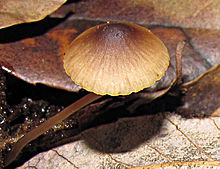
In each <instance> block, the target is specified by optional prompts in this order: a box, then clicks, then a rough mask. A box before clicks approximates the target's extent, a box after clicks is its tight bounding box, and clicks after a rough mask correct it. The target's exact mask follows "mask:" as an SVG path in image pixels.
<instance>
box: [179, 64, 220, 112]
mask: <svg viewBox="0 0 220 169" xmlns="http://www.w3.org/2000/svg"><path fill="white" fill-rule="evenodd" d="M219 89H220V64H218V65H217V66H215V67H213V68H211V69H210V70H208V71H207V72H205V73H204V74H202V75H201V76H199V77H198V78H197V79H195V80H193V81H191V82H189V83H186V84H184V85H183V90H184V96H183V105H182V106H181V107H180V108H179V109H178V111H179V112H180V113H181V114H182V115H187V116H191V115H192V116H195V115H198V116H204V115H206V116H207V115H211V113H212V112H214V111H216V110H217V108H219V107H220V90H219ZM190 114H191V115H190Z"/></svg>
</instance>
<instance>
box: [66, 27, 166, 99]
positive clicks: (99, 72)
mask: <svg viewBox="0 0 220 169" xmlns="http://www.w3.org/2000/svg"><path fill="white" fill-rule="evenodd" d="M169 60H170V59H169V54H168V50H167V48H166V47H165V45H164V44H163V42H162V41H161V40H160V39H159V38H157V37H156V36H155V35H154V34H153V33H152V32H151V31H150V30H148V29H147V28H145V27H142V26H139V25H136V24H130V23H110V24H109V23H106V24H102V25H98V26H95V27H92V28H90V29H88V30H86V31H85V32H83V33H82V34H81V35H79V36H78V37H77V38H76V39H75V40H73V42H72V43H71V45H70V47H69V49H68V50H67V52H66V54H65V56H64V69H65V70H66V72H67V74H68V75H69V76H70V77H71V79H72V80H73V81H74V83H75V84H77V85H80V86H81V87H82V88H84V89H86V90H88V91H91V92H94V93H96V94H100V95H105V94H108V95H112V96H117V95H127V94H130V93H132V92H138V91H140V90H142V89H144V88H147V87H150V86H151V85H153V84H154V83H155V82H156V81H157V80H159V79H161V78H162V77H163V76H164V74H165V71H166V70H167V68H168V65H169Z"/></svg>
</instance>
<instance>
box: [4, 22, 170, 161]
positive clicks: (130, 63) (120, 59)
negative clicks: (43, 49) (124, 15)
mask: <svg viewBox="0 0 220 169" xmlns="http://www.w3.org/2000/svg"><path fill="white" fill-rule="evenodd" d="M169 60H170V58H169V54H168V50H167V48H166V47H165V45H164V44H163V42H162V41H161V40H160V39H159V38H158V37H156V36H155V35H154V34H153V33H152V32H151V31H150V30H148V29H147V28H145V27H142V26H139V25H136V24H131V23H106V24H101V25H98V26H94V27H92V28H90V29H88V30H86V31H85V32H83V33H82V34H81V35H79V36H78V37H77V38H76V39H74V40H73V42H72V43H71V44H70V47H69V48H68V50H67V51H66V54H65V55H64V58H63V63H64V69H65V71H66V73H67V74H68V75H69V76H70V77H71V79H72V80H73V82H74V83H75V84H77V85H80V86H81V87H82V88H84V89H85V90H87V91H90V92H92V93H90V94H88V95H86V96H84V97H83V98H81V99H79V100H78V101H76V102H75V103H73V104H72V105H70V106H68V107H67V108H65V109H64V110H63V111H61V112H59V113H58V114H56V115H55V116H53V117H52V118H50V119H48V120H47V121H45V122H44V123H42V124H41V125H39V126H38V127H36V128H35V129H33V130H31V131H30V132H28V133H27V134H26V135H25V136H24V137H23V138H21V139H20V140H19V141H18V142H17V143H15V145H14V147H13V148H12V151H11V152H9V154H8V156H7V159H6V164H7V165H8V164H10V163H11V162H12V161H14V160H15V158H16V157H17V155H18V154H19V152H20V151H21V150H22V149H23V147H24V146H25V145H27V144H28V143H29V142H30V141H32V140H34V139H36V138H37V137H38V136H40V135H41V134H43V133H45V132H46V131H47V130H49V129H50V128H52V127H53V126H54V125H56V124H58V123H60V122H61V121H62V120H64V119H66V118H67V117H69V116H70V115H72V114H73V113H74V112H76V111H78V110H79V109H81V108H82V107H84V106H86V105H87V104H89V103H91V102H93V101H95V100H97V99H99V98H100V97H101V96H102V95H111V96H118V95H128V94H130V93H132V92H138V91H140V90H142V89H144V88H147V87H150V86H151V85H153V84H154V83H155V82H156V81H158V80H159V79H161V78H162V77H163V76H164V74H165V71H166V70H167V68H168V66H169Z"/></svg>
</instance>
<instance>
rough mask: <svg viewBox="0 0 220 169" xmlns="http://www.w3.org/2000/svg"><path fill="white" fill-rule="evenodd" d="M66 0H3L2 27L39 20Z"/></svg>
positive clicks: (0, 11) (0, 20)
mask: <svg viewBox="0 0 220 169" xmlns="http://www.w3.org/2000/svg"><path fill="white" fill-rule="evenodd" d="M64 2H66V0H47V1H46V0H1V1H0V29H1V28H4V27H8V26H11V25H15V24H19V23H25V22H33V21H38V20H41V19H43V18H45V17H46V16H47V15H49V14H50V13H52V12H54V11H55V10H56V9H57V8H59V7H60V6H61V5H62V4H63V3H64Z"/></svg>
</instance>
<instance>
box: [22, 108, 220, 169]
mask: <svg viewBox="0 0 220 169" xmlns="http://www.w3.org/2000/svg"><path fill="white" fill-rule="evenodd" d="M112 113H113V112H112ZM213 119H214V120H215V122H216V123H217V124H218V125H220V119H219V118H217V117H216V118H213ZM174 123H175V124H177V125H178V130H177V128H176V126H175V125H174ZM180 131H181V132H183V133H184V134H185V135H183V134H182V133H181V132H180ZM219 134H220V131H219V129H218V128H216V126H215V125H214V123H213V121H212V120H211V119H185V118H181V117H180V116H178V115H171V114H167V115H166V119H165V120H164V115H162V114H158V115H148V116H142V117H134V118H123V119H120V120H118V121H117V122H115V123H111V124H106V125H103V126H99V127H97V128H92V129H89V130H87V131H85V132H83V133H82V134H80V135H79V136H76V137H74V138H72V139H71V140H72V142H71V143H69V144H66V145H63V146H60V147H57V148H54V149H53V150H50V151H47V152H44V153H40V154H38V155H37V156H35V157H33V158H32V159H30V160H29V161H27V162H26V163H25V164H24V165H23V166H21V167H18V169H24V168H25V167H30V166H32V167H33V166H34V167H36V168H39V169H41V168H45V167H47V168H57V169H61V168H75V166H76V167H78V168H80V169H89V168H119V169H123V168H130V167H135V166H145V165H152V168H153V165H155V164H162V163H167V162H170V165H167V166H168V167H173V166H174V165H175V162H178V161H181V162H182V163H179V165H178V166H184V162H186V164H187V165H186V166H188V167H192V168H196V167H195V166H196V164H197V166H201V167H202V166H203V167H205V166H207V167H211V166H218V164H219V161H212V160H219V152H218V148H219V146H220V145H219ZM193 144H195V145H196V146H197V147H195V146H194V145H193ZM198 148H200V149H201V150H198ZM54 150H55V151H54ZM97 150H98V151H97ZM206 155H207V156H206ZM209 156H210V157H209ZM209 158H211V159H209ZM187 161H194V163H193V162H192V165H190V163H187ZM196 161H198V162H196ZM199 161H207V162H204V163H202V162H200V163H199ZM208 161H212V162H208ZM172 162H173V163H172ZM193 164H194V165H193ZM162 166H163V165H162ZM164 166H166V165H164Z"/></svg>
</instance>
